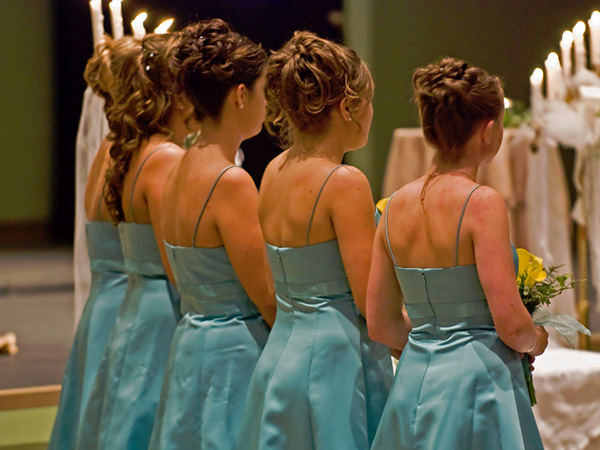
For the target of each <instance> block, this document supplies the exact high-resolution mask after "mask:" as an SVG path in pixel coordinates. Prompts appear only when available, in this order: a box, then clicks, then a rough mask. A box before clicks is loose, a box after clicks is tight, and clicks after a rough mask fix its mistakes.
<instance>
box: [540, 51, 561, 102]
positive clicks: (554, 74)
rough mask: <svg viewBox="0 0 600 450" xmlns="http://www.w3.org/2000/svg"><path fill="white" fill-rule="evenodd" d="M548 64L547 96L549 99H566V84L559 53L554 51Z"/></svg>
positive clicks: (547, 61)
mask: <svg viewBox="0 0 600 450" xmlns="http://www.w3.org/2000/svg"><path fill="white" fill-rule="evenodd" d="M545 65H546V97H547V98H548V100H564V98H565V84H564V80H563V76H562V68H561V66H560V61H559V60H558V55H557V54H556V53H554V52H552V53H550V54H549V55H548V58H547V59H546V62H545Z"/></svg>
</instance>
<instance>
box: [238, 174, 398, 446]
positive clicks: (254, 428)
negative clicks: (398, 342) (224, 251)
mask: <svg viewBox="0 0 600 450" xmlns="http://www.w3.org/2000/svg"><path fill="white" fill-rule="evenodd" d="M338 167H339V166H338ZM336 169H337V168H336ZM334 170H335V169H334ZM332 173H333V171H332V172H331V173H330V174H329V176H331V174H332ZM329 176H328V177H327V179H329ZM326 182H327V180H325V183H326ZM325 183H323V186H322V187H321V192H322V190H323V187H324V186H325ZM321 192H319V194H318V197H317V201H316V202H315V206H314V208H313V212H312V215H313V216H314V211H315V209H316V206H317V203H318V200H319V197H320V195H321ZM310 222H311V223H312V216H311V220H310ZM309 235H310V224H309V227H308V230H307V245H306V246H303V247H293V248H292V247H285V248H279V247H275V246H273V245H268V244H267V254H268V257H269V262H270V265H271V269H272V271H273V278H274V280H275V289H276V293H277V317H276V319H275V324H274V326H273V329H272V330H271V334H270V336H269V340H268V341H267V345H266V346H265V349H264V351H263V353H262V355H261V357H260V359H259V361H258V363H257V366H256V370H255V372H254V375H253V377H252V380H251V382H250V388H249V392H248V398H247V400H246V406H245V409H244V417H243V422H242V428H241V431H240V437H239V440H238V444H237V449H239V450H252V449H286V450H287V449H289V450H305V449H319V450H326V449H331V450H340V449H344V450H350V449H361V450H362V449H368V448H369V445H370V442H371V439H372V438H373V436H374V434H375V430H376V428H377V424H378V422H379V417H380V416H381V413H382V411H383V407H384V404H385V401H386V398H387V395H388V392H389V389H390V386H391V384H392V365H391V358H390V352H389V350H388V349H387V347H384V346H382V345H380V344H377V343H375V342H373V341H371V340H370V339H369V337H368V334H367V328H366V323H365V321H364V319H363V318H362V317H361V315H360V313H359V311H358V309H357V308H356V305H355V303H354V299H353V297H352V292H351V290H350V285H349V284H348V279H347V277H346V272H345V270H344V265H343V262H342V257H341V255H340V250H339V246H338V242H337V240H335V239H334V240H331V241H327V242H322V243H319V244H313V245H308V237H309Z"/></svg>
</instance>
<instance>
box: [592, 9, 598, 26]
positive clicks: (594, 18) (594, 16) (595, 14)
mask: <svg viewBox="0 0 600 450" xmlns="http://www.w3.org/2000/svg"><path fill="white" fill-rule="evenodd" d="M590 27H600V12H598V11H594V12H593V13H592V17H591V18H590Z"/></svg>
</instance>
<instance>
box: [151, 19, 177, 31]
mask: <svg viewBox="0 0 600 450" xmlns="http://www.w3.org/2000/svg"><path fill="white" fill-rule="evenodd" d="M174 21H175V19H167V20H164V21H163V22H161V23H160V25H159V26H157V27H156V29H155V30H154V32H155V33H156V34H165V33H166V32H167V31H169V28H170V27H171V25H173V22H174Z"/></svg>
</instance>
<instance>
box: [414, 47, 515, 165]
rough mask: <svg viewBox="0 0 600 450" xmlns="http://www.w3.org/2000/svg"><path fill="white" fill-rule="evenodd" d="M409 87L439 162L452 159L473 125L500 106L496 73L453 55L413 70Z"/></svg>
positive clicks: (494, 114)
mask: <svg viewBox="0 0 600 450" xmlns="http://www.w3.org/2000/svg"><path fill="white" fill-rule="evenodd" d="M413 88H414V99H415V102H416V103H417V105H418V107H419V115H420V119H421V125H422V127H423V134H424V135H425V139H426V140H427V141H428V142H429V143H430V144H431V145H433V146H434V147H435V148H436V149H437V157H438V158H439V162H440V163H442V164H450V165H452V164H454V163H456V162H457V161H458V160H459V159H460V158H461V156H462V155H461V153H460V149H461V147H463V146H464V145H465V144H466V142H467V141H468V140H469V138H470V137H471V136H472V134H473V131H474V129H475V126H476V125H477V124H478V123H480V122H481V121H484V120H485V121H488V120H495V119H497V118H498V116H499V115H500V112H501V111H502V109H503V107H504V100H503V93H502V84H501V82H500V80H499V79H498V77H494V76H491V75H489V74H488V73H487V72H486V71H485V70H483V69H479V68H477V67H473V66H471V65H469V64H468V63H466V62H465V61H461V60H458V59H454V58H444V59H442V60H441V61H439V62H437V63H434V64H430V65H428V66H427V67H425V68H421V69H417V70H415V72H414V74H413Z"/></svg>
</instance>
